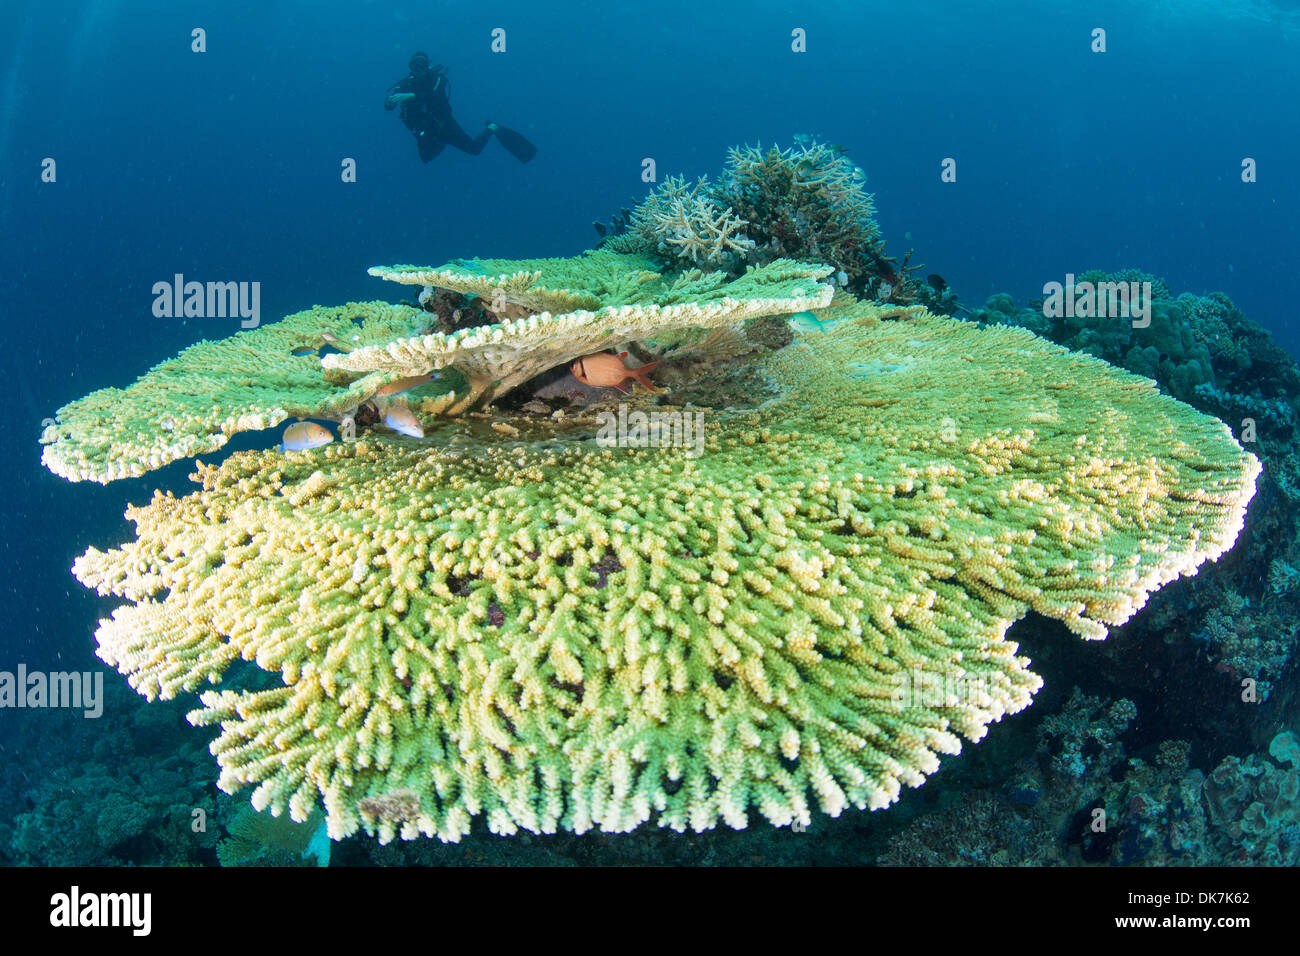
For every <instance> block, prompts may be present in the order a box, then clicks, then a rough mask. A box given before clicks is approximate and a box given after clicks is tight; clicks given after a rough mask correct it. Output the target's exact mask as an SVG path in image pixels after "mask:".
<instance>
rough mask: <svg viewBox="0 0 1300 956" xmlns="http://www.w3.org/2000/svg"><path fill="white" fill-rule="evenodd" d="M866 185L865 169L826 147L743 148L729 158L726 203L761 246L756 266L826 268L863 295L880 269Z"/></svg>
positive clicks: (723, 189) (871, 201) (877, 239)
mask: <svg viewBox="0 0 1300 956" xmlns="http://www.w3.org/2000/svg"><path fill="white" fill-rule="evenodd" d="M864 183H865V177H864V175H863V174H862V171H861V170H860V169H858V168H857V167H855V166H854V165H853V163H852V162H851V161H850V160H849V159H848V158H847V157H845V156H843V155H842V154H841V153H840V152H839V151H837V150H836V149H834V148H832V147H830V146H827V145H825V144H822V143H811V144H809V145H807V146H802V147H793V148H791V149H781V148H779V147H776V146H772V147H770V148H769V149H767V150H764V149H763V148H762V146H761V145H759V146H738V147H733V148H732V149H730V150H729V151H728V153H727V167H726V170H725V171H724V173H723V175H722V179H721V183H720V186H719V197H720V199H719V201H722V202H726V203H727V204H728V205H729V206H730V207H731V208H733V209H734V210H735V211H736V215H738V216H739V217H740V218H741V219H743V220H744V221H745V222H746V223H747V225H746V229H747V230H748V234H749V235H750V236H751V237H752V238H753V239H754V240H755V242H756V248H755V253H754V256H753V257H752V258H751V261H754V262H759V263H761V262H767V261H769V260H771V259H774V258H786V257H788V258H807V259H810V260H812V261H814V262H825V263H827V264H829V265H831V266H833V267H834V268H835V270H836V271H843V272H844V273H845V275H846V276H847V280H848V281H847V283H846V284H847V286H848V287H849V288H850V289H851V290H854V291H858V292H861V291H862V290H863V288H864V283H866V282H867V281H868V280H869V279H870V278H872V277H875V276H876V273H877V270H878V266H879V262H880V253H879V249H878V247H879V244H880V232H879V229H878V227H877V226H876V205H875V199H874V197H873V196H872V194H871V193H869V192H867V190H866V188H865V186H864Z"/></svg>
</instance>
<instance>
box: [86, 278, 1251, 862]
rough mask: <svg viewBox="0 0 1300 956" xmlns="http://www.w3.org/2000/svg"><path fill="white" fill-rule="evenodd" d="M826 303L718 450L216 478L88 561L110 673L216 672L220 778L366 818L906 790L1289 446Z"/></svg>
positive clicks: (439, 823)
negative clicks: (225, 682)
mask: <svg viewBox="0 0 1300 956" xmlns="http://www.w3.org/2000/svg"><path fill="white" fill-rule="evenodd" d="M516 271H518V270H516ZM440 281H446V280H440ZM791 281H795V280H791ZM798 281H800V282H801V283H802V282H805V281H806V280H802V279H801V280H798ZM804 288H805V291H807V290H808V289H809V288H810V287H808V286H804ZM720 292H721V290H720ZM820 317H821V318H823V319H824V320H827V324H826V325H825V328H826V331H825V332H818V333H813V334H811V335H809V336H808V337H806V338H804V337H801V338H799V339H796V341H795V342H794V343H793V344H791V345H789V346H787V347H785V348H782V349H780V350H777V351H769V352H766V353H763V354H762V356H761V357H760V358H757V359H754V360H753V362H754V366H755V368H756V370H757V372H758V373H759V374H761V375H762V376H764V377H766V379H768V380H769V381H770V383H771V385H772V388H773V390H774V392H775V394H776V396H777V397H775V398H772V399H771V400H769V401H766V402H764V403H763V404H761V405H759V406H758V407H757V408H754V409H748V410H741V411H736V410H731V411H727V410H719V411H713V412H711V413H709V415H708V416H707V422H706V431H705V436H706V437H705V442H704V454H703V455H702V456H698V457H697V456H696V455H695V454H694V453H693V449H691V448H656V449H644V448H632V447H619V448H603V447H597V446H596V445H595V444H593V443H591V442H589V441H581V440H579V438H578V437H577V436H573V437H569V438H565V439H564V440H562V441H557V440H554V439H552V440H549V441H546V442H543V443H529V442H523V441H518V440H513V439H511V438H510V437H509V436H508V435H505V434H499V433H497V432H492V431H490V430H472V429H468V428H466V429H465V430H464V432H463V434H462V436H461V438H462V441H461V443H459V444H454V445H453V444H448V443H442V444H439V443H433V442H426V443H423V444H417V443H413V442H409V441H403V440H400V439H388V438H385V437H382V436H376V435H368V436H366V437H365V438H364V439H363V440H361V441H358V442H356V443H352V444H334V445H330V446H327V447H325V448H321V449H318V450H315V451H312V452H301V453H288V454H280V453H277V452H241V453H237V454H234V455H231V456H230V457H229V458H227V459H226V460H225V461H224V462H223V463H221V464H219V465H217V464H213V465H200V466H199V468H198V473H197V475H196V476H195V477H196V480H197V481H198V483H199V485H200V488H199V490H197V491H195V492H194V493H192V494H190V495H188V496H186V497H181V498H178V497H174V496H173V495H171V494H167V493H158V494H156V495H155V497H154V499H153V501H152V502H151V503H149V504H148V505H145V506H143V507H136V508H132V509H130V510H129V511H128V517H129V518H130V519H131V520H132V521H133V522H134V524H135V527H136V535H137V537H136V539H135V540H134V541H131V542H129V543H127V544H125V545H123V546H121V547H119V548H115V549H111V550H109V551H99V550H96V549H94V548H92V549H90V550H88V551H87V552H86V553H85V555H83V556H82V557H81V558H79V559H78V560H77V562H76V565H75V567H74V573H75V574H76V576H77V577H78V578H79V579H80V580H81V581H82V582H83V583H84V584H85V585H86V586H88V587H90V588H93V589H95V590H97V591H98V592H99V593H101V594H105V595H117V596H120V597H122V598H124V599H126V601H127V602H128V603H126V604H125V605H123V606H122V607H119V608H118V609H117V610H116V611H114V613H113V615H112V617H111V618H110V619H106V620H105V621H103V622H101V626H100V628H99V631H98V634H97V639H98V644H99V651H98V653H99V656H100V657H101V658H102V659H103V660H104V661H106V662H107V663H109V664H111V665H113V666H114V667H116V668H117V669H118V670H119V671H121V672H122V673H123V674H124V675H126V677H127V678H128V680H129V681H130V683H131V685H132V686H133V687H134V688H135V689H136V690H137V691H139V692H140V693H141V694H143V695H145V696H146V697H148V698H150V699H152V698H159V697H161V698H171V697H173V696H175V695H177V694H179V693H181V692H194V691H200V692H201V695H202V697H201V699H202V708H201V709H199V710H197V711H195V712H194V713H192V714H191V718H190V719H191V721H192V722H194V723H196V724H201V725H207V724H216V725H219V726H220V732H219V734H218V736H217V738H216V740H215V742H214V743H213V745H212V750H213V753H214V754H215V755H216V757H217V760H218V762H219V764H220V767H221V776H220V786H221V787H222V788H223V789H226V790H235V789H238V788H240V787H245V786H249V787H252V788H253V790H252V802H253V805H254V806H255V807H257V808H258V809H267V808H269V809H270V810H272V811H273V812H276V813H279V812H282V811H286V810H287V811H288V812H289V813H290V814H291V816H292V817H293V818H294V819H295V820H304V819H306V818H308V816H309V815H310V814H311V812H312V810H313V808H315V807H316V806H318V805H323V807H324V809H325V812H326V818H327V823H328V828H329V833H330V835H331V836H333V837H335V838H341V837H344V836H347V835H348V834H351V833H353V832H356V831H357V830H358V829H364V830H365V831H366V832H370V833H374V834H377V835H378V836H379V838H380V839H381V840H385V841H386V840H389V839H392V838H393V837H395V836H400V837H402V838H407V839H409V838H414V837H417V836H420V835H426V836H436V837H439V838H441V839H443V840H457V839H460V838H461V837H462V836H464V835H465V834H466V833H468V832H469V830H470V828H471V826H472V825H473V823H474V821H475V819H476V818H481V819H482V820H484V821H485V822H486V826H487V827H488V828H489V829H490V830H491V831H492V832H495V833H499V834H511V833H515V832H516V831H518V830H521V829H523V830H528V831H533V832H540V833H550V832H555V831H558V830H571V831H574V832H578V833H581V832H584V831H588V830H592V829H599V830H603V831H614V832H621V831H627V830H631V829H633V828H635V827H637V826H639V825H641V824H644V823H647V822H653V823H656V824H658V825H660V826H664V827H670V828H673V829H675V830H679V831H680V830H687V829H692V830H704V829H707V828H710V827H714V826H716V825H718V824H719V823H725V824H726V825H729V826H732V827H743V826H745V825H746V824H747V822H748V821H749V820H750V819H751V818H752V817H755V816H757V817H761V818H764V819H766V820H768V821H770V822H771V823H773V824H776V825H786V824H791V823H794V822H800V823H807V822H809V821H810V819H811V816H812V814H813V813H814V812H815V811H817V810H820V811H822V812H825V813H828V814H831V815H836V814H839V813H840V812H841V811H843V810H844V809H846V808H848V807H857V808H872V809H875V808H881V807H885V806H887V805H889V804H890V803H892V802H893V801H895V800H896V799H897V798H898V796H899V793H900V790H901V788H902V787H903V786H918V785H920V784H921V783H922V782H923V780H924V778H925V777H926V776H927V775H928V774H931V773H933V772H934V771H935V769H936V768H937V767H938V764H939V757H940V755H942V754H952V753H956V752H957V751H958V750H959V749H960V747H961V740H962V738H966V739H968V740H978V739H980V738H981V737H982V736H983V735H984V734H985V732H986V728H987V726H988V725H989V724H990V723H992V722H995V721H997V720H999V719H1000V718H1001V717H1002V716H1003V715H1004V714H1008V713H1012V712H1015V711H1018V710H1020V709H1022V708H1024V707H1025V706H1026V705H1028V704H1029V703H1030V700H1031V697H1032V695H1033V694H1034V692H1035V691H1036V690H1037V689H1038V687H1039V686H1040V684H1041V680H1040V678H1039V677H1038V676H1037V675H1036V674H1035V673H1034V672H1033V671H1031V670H1030V669H1029V664H1030V662H1029V661H1028V660H1027V659H1026V658H1025V657H1023V656H1020V655H1019V654H1018V653H1017V651H1018V648H1017V645H1016V644H1015V643H1014V642H1012V641H1010V640H1008V639H1007V629H1008V627H1009V626H1010V625H1011V623H1012V622H1014V621H1015V620H1016V619H1018V618H1020V617H1021V616H1023V615H1024V614H1025V613H1027V611H1028V610H1029V609H1031V608H1032V609H1034V610H1036V611H1038V612H1040V613H1042V614H1044V615H1048V616H1050V617H1054V618H1057V619H1059V620H1061V621H1064V622H1065V624H1066V625H1067V626H1069V627H1070V628H1071V629H1072V630H1073V631H1075V632H1076V633H1078V634H1080V635H1082V636H1084V637H1089V638H1096V637H1101V636H1103V635H1104V634H1105V633H1106V628H1107V626H1108V625H1113V624H1119V623H1122V622H1123V621H1124V620H1125V619H1127V618H1128V617H1129V616H1130V615H1131V614H1133V612H1134V611H1135V610H1136V609H1137V608H1139V607H1141V606H1142V604H1143V602H1144V601H1145V600H1146V597H1147V595H1148V594H1149V593H1150V592H1151V591H1152V590H1154V589H1156V588H1158V587H1160V586H1161V585H1162V584H1164V583H1166V582H1168V581H1170V580H1172V579H1173V578H1175V577H1177V576H1179V575H1181V574H1188V573H1191V572H1193V571H1194V570H1195V569H1196V567H1197V566H1198V565H1199V564H1201V563H1202V562H1204V561H1206V560H1209V559H1212V558H1214V557H1216V556H1218V555H1219V554H1220V553H1221V552H1222V551H1223V550H1224V549H1226V548H1228V547H1229V546H1230V545H1231V544H1232V542H1233V540H1234V538H1235V537H1236V535H1237V533H1238V532H1239V530H1240V528H1241V526H1242V520H1243V515H1244V512H1245V508H1246V504H1247V502H1248V501H1249V499H1250V497H1251V495H1252V493H1253V491H1254V483H1255V478H1256V475H1257V474H1258V467H1259V466H1258V462H1257V461H1256V459H1255V458H1253V457H1252V456H1250V455H1248V454H1246V453H1245V452H1243V451H1242V450H1241V448H1240V446H1238V445H1237V443H1236V442H1235V441H1234V440H1233V438H1232V436H1231V434H1230V433H1229V431H1228V429H1227V427H1226V426H1225V425H1223V424H1222V423H1221V422H1218V421H1216V420H1214V419H1211V418H1209V417H1207V416H1204V415H1201V414H1200V413H1198V412H1196V411H1194V410H1193V409H1191V408H1189V407H1188V406H1186V405H1183V404H1181V403H1179V402H1178V401H1176V400H1174V399H1172V398H1169V397H1166V396H1162V395H1160V394H1159V393H1158V392H1157V391H1156V389H1155V387H1154V386H1153V384H1152V383H1151V382H1149V381H1148V380H1145V379H1141V378H1138V377H1136V376H1134V375H1130V374H1128V373H1126V372H1123V371H1120V370H1117V369H1114V368H1112V367H1110V366H1108V365H1106V364H1105V363H1103V362H1101V361H1100V360H1098V359H1094V358H1092V357H1090V356H1086V355H1080V354H1077V353H1071V352H1067V351H1066V350H1064V349H1063V348H1060V347H1058V346H1054V345H1052V344H1050V343H1047V342H1045V341H1043V340H1041V339H1039V338H1037V337H1035V336H1033V335H1031V334H1029V333H1028V332H1025V331H1022V330H1018V329H1012V328H987V329H981V328H979V327H977V326H975V325H973V324H971V323H965V322H959V321H954V320H951V319H947V318H941V317H936V316H934V315H931V314H929V313H928V312H926V311H924V310H923V309H920V308H911V309H898V308H893V309H887V310H882V309H879V308H876V307H873V306H870V305H867V304H863V303H857V302H854V301H852V300H851V299H849V298H848V297H846V296H841V297H839V298H838V299H837V305H836V306H834V307H831V308H829V309H826V310H824V311H822V312H821V313H820ZM831 320H838V321H831ZM525 321H527V320H525ZM509 334H519V335H523V334H526V333H524V332H523V331H522V330H519V331H517V333H516V332H512V333H509ZM556 334H557V336H558V337H560V338H563V337H565V336H567V335H568V334H569V333H568V332H566V331H563V330H561V329H557V333H556ZM629 334H630V333H629ZM535 341H536V347H543V343H544V341H545V335H544V329H538V330H537V333H536V340H535ZM484 347H485V348H486V346H484ZM439 348H447V349H452V348H454V346H453V345H451V344H442V345H439ZM556 349H557V352H556V354H560V352H561V351H563V349H560V347H559V346H556ZM399 351H400V350H399ZM356 354H357V353H356V352H353V353H352V355H356ZM403 354H405V353H403ZM437 354H442V353H437ZM344 358H345V357H342V356H340V357H339V361H340V362H343V360H344ZM346 358H348V359H350V358H351V356H348V357H346ZM398 358H399V360H400V361H405V359H404V358H401V356H398ZM403 368H404V369H405V366H403ZM239 661H245V662H251V663H252V664H254V665H256V668H259V669H260V670H261V671H262V672H265V673H264V674H262V675H261V677H260V680H252V679H250V678H249V675H250V674H251V675H253V676H254V677H256V676H257V670H255V669H253V668H249V667H247V666H241V667H239V668H232V666H231V665H232V664H235V663H236V662H239ZM223 677H225V678H228V679H229V681H230V683H231V684H233V685H235V686H230V687H227V688H225V689H204V688H205V687H206V686H207V685H210V684H217V683H220V682H221V681H222V679H223ZM267 681H270V682H272V683H273V684H274V686H271V687H269V688H268V687H267Z"/></svg>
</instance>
